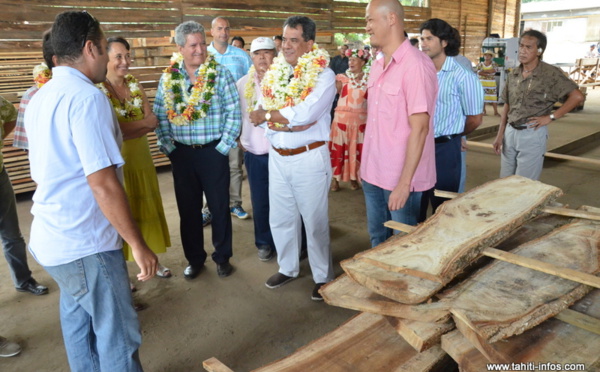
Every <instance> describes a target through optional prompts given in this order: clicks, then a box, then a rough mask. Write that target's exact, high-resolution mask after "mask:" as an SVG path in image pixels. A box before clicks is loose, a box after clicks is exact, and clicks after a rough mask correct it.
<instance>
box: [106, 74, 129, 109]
mask: <svg viewBox="0 0 600 372" xmlns="http://www.w3.org/2000/svg"><path fill="white" fill-rule="evenodd" d="M106 82H107V83H108V85H109V86H110V88H111V89H112V91H113V92H114V93H115V96H117V97H116V98H117V100H118V101H119V102H120V103H121V105H123V104H124V103H125V100H124V99H123V98H121V95H120V94H119V92H117V88H115V86H114V85H113V83H111V82H110V79H109V78H106ZM125 87H126V86H125ZM126 94H127V93H125V96H126Z"/></svg>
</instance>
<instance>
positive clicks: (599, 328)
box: [555, 309, 600, 335]
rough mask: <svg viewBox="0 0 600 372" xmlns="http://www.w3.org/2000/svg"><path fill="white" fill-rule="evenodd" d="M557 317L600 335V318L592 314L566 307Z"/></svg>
mask: <svg viewBox="0 0 600 372" xmlns="http://www.w3.org/2000/svg"><path fill="white" fill-rule="evenodd" d="M555 318H556V319H559V320H562V321H563V322H565V323H569V324H571V325H574V326H575V327H579V328H581V329H585V330H586V331H590V332H592V333H595V334H597V335H600V319H596V318H594V317H592V316H589V315H586V314H582V313H580V312H577V311H574V310H571V309H565V310H563V311H561V312H560V313H558V315H556V316H555Z"/></svg>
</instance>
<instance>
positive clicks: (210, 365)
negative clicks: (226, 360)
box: [202, 357, 233, 372]
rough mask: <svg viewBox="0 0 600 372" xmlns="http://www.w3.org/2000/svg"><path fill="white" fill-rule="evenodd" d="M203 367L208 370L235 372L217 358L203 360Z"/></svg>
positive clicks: (211, 371)
mask: <svg viewBox="0 0 600 372" xmlns="http://www.w3.org/2000/svg"><path fill="white" fill-rule="evenodd" d="M202 367H204V369H205V370H207V371H208V372H233V370H232V369H231V368H229V367H227V366H226V365H225V364H223V363H221V362H220V361H219V360H218V359H217V358H214V357H213V358H210V359H206V360H205V361H204V362H202Z"/></svg>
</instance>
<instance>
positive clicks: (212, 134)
mask: <svg viewBox="0 0 600 372" xmlns="http://www.w3.org/2000/svg"><path fill="white" fill-rule="evenodd" d="M183 63H184V62H182V66H181V69H180V72H181V74H182V75H183V78H184V80H185V82H186V85H187V86H192V83H191V81H190V78H189V75H188V73H187V71H186V69H185V66H184V65H183ZM195 74H198V70H196V72H195ZM163 79H164V74H163V76H161V78H160V82H159V84H158V90H157V91H156V97H155V98H154V109H153V111H154V114H155V115H156V117H157V118H158V121H159V124H158V128H156V136H157V137H158V140H159V146H160V150H161V151H162V152H163V153H165V154H167V155H169V154H170V153H171V151H173V150H174V149H175V144H174V143H173V141H176V142H179V143H183V144H184V145H203V144H207V143H209V142H212V141H215V140H218V139H221V141H220V142H219V144H218V145H217V147H216V149H217V150H218V151H219V152H220V153H221V154H223V155H228V154H229V150H230V149H231V148H233V147H237V144H236V142H235V141H236V139H237V137H238V136H239V135H240V129H241V126H242V116H241V112H240V97H239V95H238V91H237V88H236V86H235V81H234V80H233V77H232V76H231V73H229V71H227V69H226V68H225V67H223V66H222V65H220V64H218V65H217V79H216V82H215V87H214V89H215V94H214V96H213V97H212V99H211V100H210V106H209V109H208V112H207V115H206V117H205V118H203V119H198V120H196V121H194V122H192V123H190V124H189V125H182V126H178V125H173V124H171V123H170V122H169V120H168V118H167V110H166V108H165V103H164V95H165V92H163V84H162V81H163ZM184 94H185V95H187V96H188V97H189V93H187V90H184ZM188 97H185V100H184V101H187V98H188Z"/></svg>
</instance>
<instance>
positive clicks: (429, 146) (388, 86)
mask: <svg viewBox="0 0 600 372" xmlns="http://www.w3.org/2000/svg"><path fill="white" fill-rule="evenodd" d="M384 60H385V59H384V58H380V59H377V60H375V61H374V62H373V65H372V66H371V73H370V75H369V82H368V90H367V92H368V94H369V95H368V108H367V110H368V113H367V127H366V130H365V140H364V145H363V154H362V162H361V165H360V167H361V177H362V178H363V179H364V180H365V181H367V182H369V183H370V184H373V185H375V186H378V187H381V188H382V189H385V190H393V189H394V188H396V186H397V185H398V181H399V180H400V175H401V174H402V169H403V167H404V162H405V160H406V151H407V146H408V137H409V135H410V132H411V128H410V124H409V121H408V118H409V116H411V115H413V114H419V113H427V114H428V115H429V132H428V134H427V137H426V139H425V145H424V148H423V152H422V154H421V160H420V161H419V164H418V166H417V169H416V171H415V174H414V175H413V179H412V181H411V187H410V190H411V191H425V190H429V189H430V188H432V187H433V186H434V185H435V182H436V171H435V148H434V139H433V115H434V112H435V100H436V95H437V91H438V82H437V77H436V70H435V66H434V65H433V62H432V61H431V58H429V57H428V56H427V55H426V54H425V53H423V52H421V51H419V50H417V48H415V47H413V46H412V45H411V44H410V41H408V39H407V40H405V41H404V42H403V43H402V44H401V45H400V46H399V47H398V49H396V51H395V52H394V53H393V54H392V58H391V60H390V62H389V63H388V66H387V67H385V68H384V65H383V64H384Z"/></svg>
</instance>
